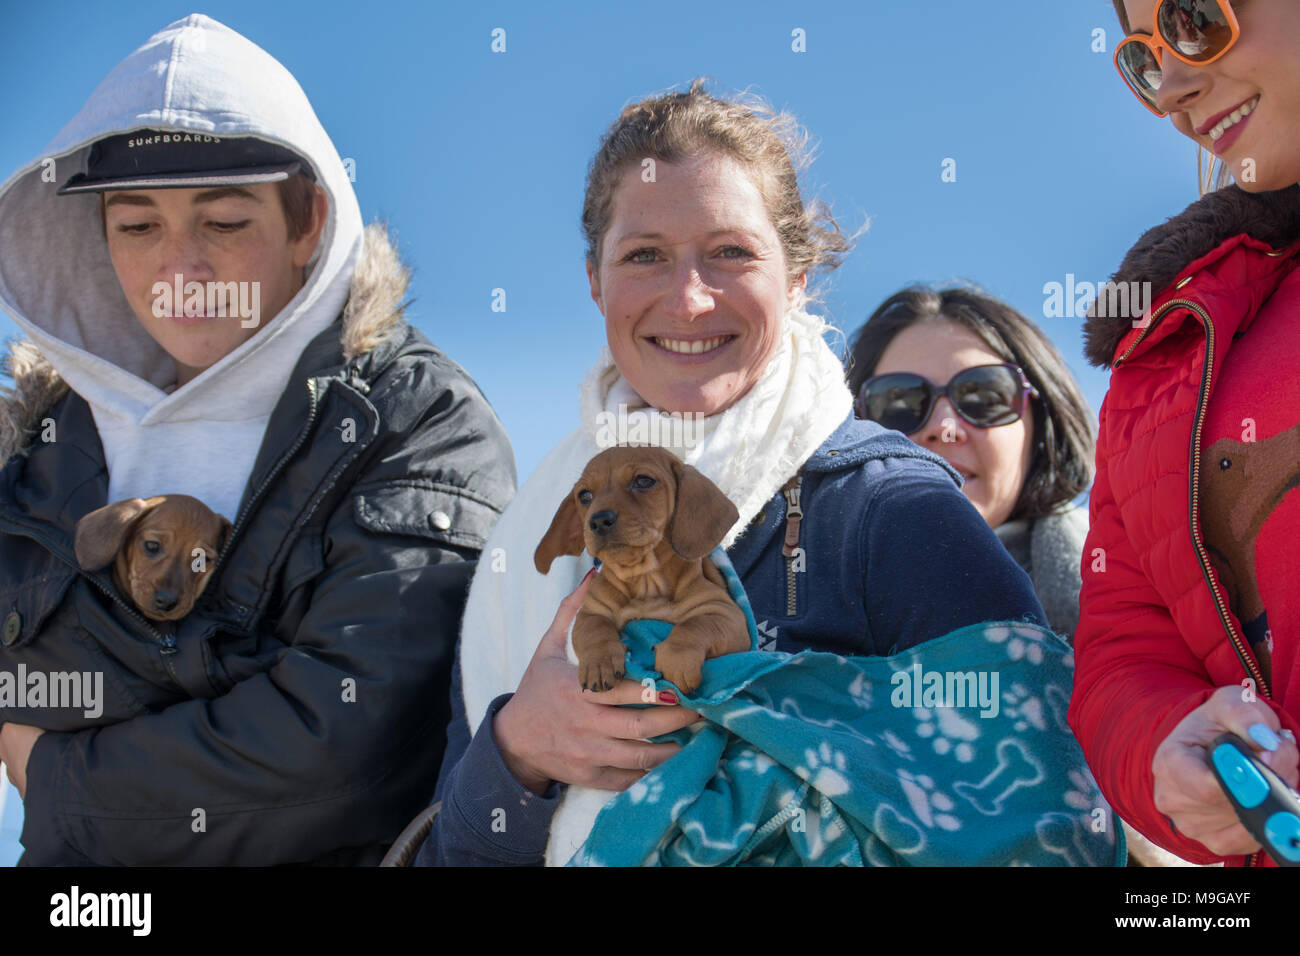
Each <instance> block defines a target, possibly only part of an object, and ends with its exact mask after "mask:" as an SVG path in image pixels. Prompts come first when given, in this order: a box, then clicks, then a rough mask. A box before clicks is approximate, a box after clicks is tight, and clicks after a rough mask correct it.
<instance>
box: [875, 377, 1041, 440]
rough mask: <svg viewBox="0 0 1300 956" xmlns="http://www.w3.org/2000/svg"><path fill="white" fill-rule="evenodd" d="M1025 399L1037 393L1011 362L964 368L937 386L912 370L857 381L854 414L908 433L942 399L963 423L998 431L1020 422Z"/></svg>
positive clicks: (922, 422) (919, 425)
mask: <svg viewBox="0 0 1300 956" xmlns="http://www.w3.org/2000/svg"><path fill="white" fill-rule="evenodd" d="M1026 395H1031V396H1033V397H1034V398H1037V397H1038V389H1036V388H1034V386H1032V385H1030V384H1029V380H1028V379H1026V378H1025V373H1024V372H1022V371H1021V370H1020V368H1019V366H1016V365H1012V364H1010V363H1003V364H1000V365H976V366H974V367H973V368H968V369H963V370H962V371H960V372H958V373H957V374H956V375H954V376H953V377H952V381H950V382H949V383H948V384H947V385H936V384H935V383H934V382H932V381H930V380H929V379H928V378H926V377H925V376H924V375H917V374H916V373H915V372H886V373H885V374H884V375H873V376H871V378H869V379H867V380H866V381H865V382H863V383H862V386H861V387H860V388H859V389H858V397H857V401H856V402H854V405H853V410H854V412H855V414H856V415H857V416H858V418H866V419H870V420H871V421H873V422H879V423H880V424H881V425H884V426H885V427H886V428H893V429H895V430H897V431H900V432H902V433H903V434H904V435H910V434H912V433H913V432H916V431H920V430H921V429H922V428H924V427H925V423H926V422H928V421H929V420H930V413H931V412H932V411H934V404H935V402H937V401H938V400H939V398H940V396H943V397H945V398H947V399H948V401H949V402H950V403H951V404H952V407H953V408H954V409H955V410H956V412H957V414H958V415H960V416H961V417H962V418H963V419H964V420H965V421H966V422H967V423H969V424H971V425H974V426H975V427H976V428H997V427H998V426H999V425H1010V424H1011V423H1012V422H1016V421H1019V420H1020V416H1021V415H1022V414H1023V413H1024V410H1025V396H1026Z"/></svg>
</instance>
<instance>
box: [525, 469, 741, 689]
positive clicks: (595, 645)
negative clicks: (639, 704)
mask: <svg viewBox="0 0 1300 956" xmlns="http://www.w3.org/2000/svg"><path fill="white" fill-rule="evenodd" d="M739 517H740V515H739V512H737V511H736V506H735V505H733V504H732V503H731V502H730V501H729V500H728V499H727V496H726V495H724V494H723V493H722V492H721V491H720V490H719V489H718V486H717V485H715V484H714V483H713V482H711V481H710V480H709V479H708V478H706V477H704V475H702V474H700V472H698V471H696V470H695V469H694V468H692V467H691V466H690V465H685V464H682V462H680V461H679V460H678V459H677V458H676V457H674V456H673V455H672V454H671V453H670V452H668V451H665V450H664V449H662V448H625V447H620V448H610V449H607V450H605V451H603V452H601V453H600V454H599V455H597V456H596V457H595V458H593V459H592V460H591V461H589V462H588V463H587V467H586V468H585V469H584V470H583V472H582V477H581V478H579V479H578V482H577V484H575V485H574V486H573V490H572V491H571V492H570V493H569V495H568V496H567V497H566V498H565V499H564V502H563V503H562V504H561V505H560V508H559V510H558V511H557V512H556V513H555V519H554V520H553V521H552V522H551V527H550V530H548V531H547V532H546V536H545V537H544V538H542V543H541V544H540V545H538V547H537V553H536V555H535V556H534V561H535V563H536V565H537V570H538V571H540V572H541V573H542V574H546V573H547V572H549V571H550V569H551V563H552V562H553V561H554V560H555V559H556V558H557V557H558V556H560V555H562V554H573V555H576V554H581V553H582V550H583V548H584V547H586V549H587V550H588V551H589V552H591V555H592V556H593V557H596V558H599V559H600V561H601V564H602V570H601V573H600V574H599V575H597V576H596V579H595V580H594V581H593V582H592V584H591V589H590V590H589V591H588V592H587V597H586V600H585V601H584V602H583V605H582V610H580V611H579V612H578V616H577V618H576V619H575V620H574V622H573V650H574V652H575V653H576V654H577V655H578V680H579V681H580V682H581V684H582V686H583V689H585V690H609V689H610V688H612V687H613V686H614V682H615V681H617V680H619V679H620V678H621V677H622V676H623V671H624V655H625V653H626V650H627V649H626V648H625V647H624V646H623V642H622V641H621V640H619V631H620V630H621V629H622V628H623V625H624V624H626V623H627V622H628V621H632V620H636V619H638V618H650V619H655V620H660V621H667V622H669V623H670V624H674V625H676V626H675V627H674V628H673V629H672V631H671V632H670V633H669V634H668V637H667V638H665V639H664V640H663V642H661V643H660V644H659V645H657V646H656V647H655V668H656V669H657V670H658V671H659V672H660V673H662V674H663V675H664V678H665V679H666V680H669V681H672V682H673V683H674V684H676V685H677V686H678V687H679V688H680V689H681V690H682V692H683V693H687V694H689V693H690V692H691V691H693V690H695V688H696V687H698V686H699V684H700V676H701V674H700V669H701V667H702V665H703V664H704V661H705V660H706V659H707V658H710V657H719V656H721V655H723V654H732V653H735V652H737V651H747V650H749V647H750V642H749V631H748V628H747V627H746V624H745V615H744V612H743V611H741V609H740V608H739V607H738V606H737V605H736V602H735V601H733V600H732V599H731V596H730V595H729V594H728V593H727V586H726V584H725V583H724V581H723V579H722V575H721V573H719V571H718V569H717V568H716V567H714V565H713V562H712V561H710V560H709V559H708V558H707V555H708V554H709V552H710V551H712V550H713V549H714V548H716V547H717V546H718V544H719V542H721V541H722V539H723V537H724V536H725V535H726V533H727V531H728V530H729V529H730V528H731V526H732V525H733V524H735V523H736V521H737V520H738V519H739Z"/></svg>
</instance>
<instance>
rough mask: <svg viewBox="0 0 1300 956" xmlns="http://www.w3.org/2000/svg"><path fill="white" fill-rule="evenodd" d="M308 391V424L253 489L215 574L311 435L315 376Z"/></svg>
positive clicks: (316, 403) (316, 402) (315, 406)
mask: <svg viewBox="0 0 1300 956" xmlns="http://www.w3.org/2000/svg"><path fill="white" fill-rule="evenodd" d="M307 392H308V394H309V404H308V408H307V424H306V425H305V426H303V429H302V431H300V432H299V433H298V438H297V439H296V440H295V441H294V443H293V445H292V446H291V447H290V448H289V450H288V451H287V452H285V453H284V454H283V455H281V456H280V458H279V459H278V460H277V461H276V463H275V465H274V466H273V467H272V468H271V471H270V473H269V474H268V475H267V476H266V480H265V481H264V482H262V483H261V484H260V485H259V486H258V487H257V488H256V489H255V490H254V491H253V494H252V495H251V496H250V497H249V499H248V502H247V503H246V504H245V505H244V507H243V508H242V509H241V510H240V512H239V514H238V515H237V516H236V517H235V524H234V526H233V527H232V528H231V529H230V534H229V535H228V536H227V537H226V546H225V547H224V548H222V549H221V553H220V554H218V555H217V563H216V565H214V566H213V568H212V573H213V575H215V574H216V572H217V571H218V570H220V568H221V566H222V564H223V563H224V562H225V560H226V555H228V554H229V553H230V550H231V548H233V547H234V546H235V542H236V540H237V539H238V537H239V534H240V532H241V531H243V529H244V525H246V524H247V523H248V516H249V515H250V514H252V513H253V509H254V508H255V507H256V506H257V504H258V502H260V501H261V500H262V496H263V495H265V494H266V489H267V488H269V487H271V484H272V483H273V482H274V481H275V479H276V478H277V477H278V476H279V474H280V472H282V471H283V470H284V467H285V465H287V464H288V463H289V460H290V459H291V458H293V456H294V455H296V454H298V450H299V449H300V448H302V446H303V445H304V444H305V443H306V441H307V438H308V437H309V436H310V435H311V431H312V426H313V425H315V423H316V414H317V409H318V407H319V402H320V396H319V394H318V393H317V391H316V380H315V379H314V378H309V379H307Z"/></svg>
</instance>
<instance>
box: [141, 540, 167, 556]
mask: <svg viewBox="0 0 1300 956" xmlns="http://www.w3.org/2000/svg"><path fill="white" fill-rule="evenodd" d="M141 547H143V548H144V553H145V554H147V555H150V556H153V557H156V556H157V555H160V554H162V545H161V544H159V543H158V542H157V541H145V542H144V543H143V544H142V545H141Z"/></svg>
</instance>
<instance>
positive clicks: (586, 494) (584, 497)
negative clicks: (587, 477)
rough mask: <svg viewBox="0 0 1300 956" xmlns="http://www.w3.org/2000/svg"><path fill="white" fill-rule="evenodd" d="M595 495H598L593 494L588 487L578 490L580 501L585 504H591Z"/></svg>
mask: <svg viewBox="0 0 1300 956" xmlns="http://www.w3.org/2000/svg"><path fill="white" fill-rule="evenodd" d="M594 497H596V496H595V495H593V494H592V493H591V492H590V491H588V490H587V489H586V488H583V489H582V490H581V491H580V492H578V501H580V502H581V503H582V504H584V505H589V504H591V499H592V498H594Z"/></svg>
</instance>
